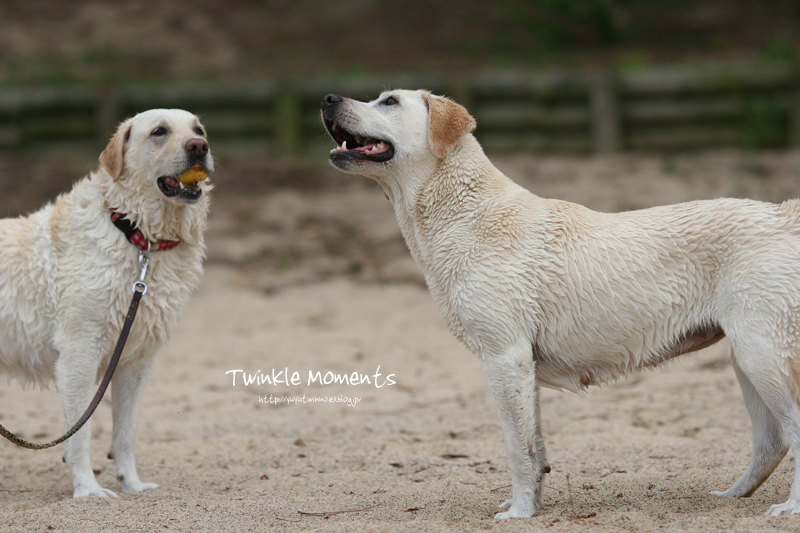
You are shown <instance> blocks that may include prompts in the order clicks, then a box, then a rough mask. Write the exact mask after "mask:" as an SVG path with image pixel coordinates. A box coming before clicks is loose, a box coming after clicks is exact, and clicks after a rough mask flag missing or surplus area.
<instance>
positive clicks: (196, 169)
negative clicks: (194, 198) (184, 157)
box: [178, 165, 208, 183]
mask: <svg viewBox="0 0 800 533" xmlns="http://www.w3.org/2000/svg"><path fill="white" fill-rule="evenodd" d="M207 177H208V172H206V170H205V169H204V168H203V167H202V166H200V165H195V166H193V167H192V168H190V169H189V170H187V171H186V172H184V173H183V174H181V175H180V176H178V180H179V181H180V182H181V183H197V182H198V181H203V180H204V179H206V178H207Z"/></svg>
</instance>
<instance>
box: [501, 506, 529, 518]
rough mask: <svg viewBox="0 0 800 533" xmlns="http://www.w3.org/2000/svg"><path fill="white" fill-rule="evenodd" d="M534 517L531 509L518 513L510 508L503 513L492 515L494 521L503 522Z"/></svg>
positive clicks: (512, 507) (518, 511)
mask: <svg viewBox="0 0 800 533" xmlns="http://www.w3.org/2000/svg"><path fill="white" fill-rule="evenodd" d="M533 515H534V512H533V509H531V510H529V511H520V510H518V509H515V508H514V506H511V507H510V508H509V509H508V511H506V512H505V513H497V514H496V515H494V519H495V520H505V519H506V518H530V517H532V516H533Z"/></svg>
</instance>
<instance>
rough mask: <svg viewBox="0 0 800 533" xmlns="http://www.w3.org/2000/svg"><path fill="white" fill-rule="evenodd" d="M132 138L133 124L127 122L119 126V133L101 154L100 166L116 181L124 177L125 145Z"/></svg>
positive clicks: (115, 134)
mask: <svg viewBox="0 0 800 533" xmlns="http://www.w3.org/2000/svg"><path fill="white" fill-rule="evenodd" d="M130 137H131V124H130V121H127V120H126V121H125V122H123V123H122V124H120V125H119V127H118V128H117V132H116V133H114V136H113V137H111V140H110V141H108V146H106V149H105V150H103V153H102V154H100V164H101V165H103V168H105V169H106V170H107V171H108V173H109V174H111V177H112V178H114V181H117V180H118V179H119V178H120V176H122V171H123V170H124V168H125V145H126V144H127V143H128V139H130Z"/></svg>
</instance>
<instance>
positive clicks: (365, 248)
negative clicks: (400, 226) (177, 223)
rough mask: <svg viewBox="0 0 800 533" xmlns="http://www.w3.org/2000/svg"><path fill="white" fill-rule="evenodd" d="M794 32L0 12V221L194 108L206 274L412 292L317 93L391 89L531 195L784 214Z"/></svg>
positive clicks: (765, 23) (552, 20)
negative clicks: (743, 199) (464, 133)
mask: <svg viewBox="0 0 800 533" xmlns="http://www.w3.org/2000/svg"><path fill="white" fill-rule="evenodd" d="M799 29H800V3H798V2H796V1H790V0H762V1H752V0H694V1H690V0H596V1H595V0H538V1H523V0H498V1H494V2H485V1H476V0H460V1H458V2H448V1H438V2H436V1H425V2H423V1H419V0H408V1H394V2H378V1H374V0H355V1H350V2H322V1H319V0H295V1H284V0H275V1H269V2H262V1H254V0H253V1H238V2H220V1H211V0H191V1H189V0H169V1H160V2H150V1H137V0H118V1H113V2H112V1H108V2H101V1H84V0H76V1H71V2H64V1H55V0H26V1H19V0H4V1H3V2H2V3H0V215H2V216H13V215H17V214H20V213H26V212H29V211H31V210H33V209H36V208H38V207H39V206H40V205H41V204H42V203H43V202H44V201H46V200H48V199H50V198H52V197H53V196H54V195H55V194H57V193H58V192H61V191H64V190H68V189H69V187H70V186H71V184H72V183H73V182H74V181H75V180H76V179H79V178H80V177H81V176H83V175H85V174H86V173H87V172H88V171H90V170H91V169H93V168H94V166H95V165H96V160H97V156H98V154H99V153H100V151H101V150H102V148H103V146H104V145H105V143H106V141H107V139H108V138H109V137H110V135H111V134H112V133H113V131H114V128H115V126H116V124H117V123H118V122H119V121H120V120H122V119H124V118H125V117H127V116H130V115H133V114H135V113H136V112H139V111H142V110H145V109H149V108H152V107H181V108H185V109H188V110H190V111H192V112H194V113H197V114H199V115H201V117H202V120H203V122H204V124H205V125H206V126H207V128H208V131H209V135H210V141H211V145H212V151H213V153H215V155H216V158H217V160H218V163H219V164H218V168H219V171H218V173H217V175H216V176H215V182H216V184H217V188H216V190H215V191H214V197H215V205H214V208H213V210H212V217H211V227H210V233H209V236H210V243H211V246H210V252H209V261H210V262H211V263H214V262H217V263H224V264H228V265H233V266H236V267H237V268H240V269H242V271H243V272H245V273H248V272H249V274H248V278H247V279H248V280H249V281H248V282H251V283H255V284H256V285H257V286H258V287H260V288H263V289H264V290H267V291H274V290H278V289H280V288H281V287H284V286H287V285H292V284H296V283H306V282H309V281H316V280H319V279H326V278H328V277H331V276H339V275H342V276H349V277H353V278H358V279H363V280H367V281H403V280H414V281H417V282H420V279H419V277H418V274H417V273H416V269H415V268H414V266H413V264H411V263H410V258H409V257H408V253H407V251H406V250H405V246H404V244H403V242H402V238H401V237H400V234H399V231H398V230H397V228H396V225H395V223H394V221H393V216H392V213H391V209H390V206H389V205H388V203H386V202H385V200H382V199H383V195H382V193H381V192H380V191H379V190H376V188H375V185H374V184H373V183H371V182H368V181H367V180H363V179H360V178H354V177H352V176H344V175H341V174H338V173H336V172H334V171H333V170H332V169H330V168H329V167H328V166H327V163H326V159H327V155H328V150H329V149H330V148H331V147H332V146H333V144H332V143H331V142H330V141H329V140H328V139H327V137H326V135H325V134H324V130H323V128H322V126H321V125H320V122H319V102H320V100H321V98H322V97H323V96H324V95H325V94H327V93H330V92H336V93H341V94H345V95H347V96H351V97H355V98H359V99H370V98H373V97H375V96H377V95H378V94H379V93H380V92H381V91H382V90H384V89H386V88H400V87H403V88H421V87H422V88H428V89H431V90H433V91H435V92H437V93H440V94H446V95H448V96H451V97H453V98H455V99H456V100H457V101H458V102H460V103H462V104H464V105H465V106H466V107H467V108H468V109H469V110H470V111H471V113H472V114H473V115H474V116H475V118H476V119H477V122H478V129H477V131H476V136H477V137H478V139H479V140H480V141H481V143H482V144H483V145H484V147H485V148H486V151H487V153H488V154H489V155H490V157H492V158H493V159H494V160H495V162H496V163H497V164H498V166H499V167H500V168H501V169H502V170H503V171H505V172H506V173H507V174H509V176H511V177H512V178H513V179H515V180H516V181H519V182H521V183H522V184H523V185H524V186H526V187H528V188H529V189H531V190H532V191H534V192H535V193H537V194H540V195H542V196H557V197H560V198H565V199H568V200H573V201H579V202H582V203H584V204H587V205H589V206H590V207H593V208H596V209H603V210H620V209H631V208H640V207H646V206H648V205H653V204H657V203H667V202H672V201H682V200H689V199H696V198H706V197H715V196H721V195H726V196H749V197H754V198H759V199H764V200H771V201H780V200H782V199H785V198H787V197H792V196H797V195H799V194H800V186H798V183H800V179H798V175H797V174H798V172H797V171H798V169H799V168H800V167H798V156H797V152H796V150H797V147H798V146H800V98H798V96H800V61H798V60H799V59H800V38H799V37H798V36H799V35H800V33H798V30H799ZM359 202H361V203H359Z"/></svg>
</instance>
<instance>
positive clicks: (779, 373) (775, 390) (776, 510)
mask: <svg viewBox="0 0 800 533" xmlns="http://www.w3.org/2000/svg"><path fill="white" fill-rule="evenodd" d="M731 344H732V345H733V346H734V348H733V349H734V356H735V357H736V362H737V363H738V365H739V368H740V370H741V371H742V372H743V373H744V375H745V377H747V379H748V381H749V382H750V383H751V384H752V386H753V389H754V390H755V392H756V394H757V395H758V397H759V398H760V399H761V401H762V402H763V403H764V405H766V407H767V409H769V412H770V413H771V414H772V416H773V417H774V418H775V419H777V421H778V423H779V426H780V429H781V434H782V439H780V440H779V441H778V443H777V444H773V445H772V446H773V447H774V446H777V448H778V450H780V452H781V455H782V453H783V444H782V443H783V442H787V441H788V443H789V445H790V446H791V447H792V452H793V453H794V456H795V457H800V406H799V405H798V397H797V383H796V381H797V380H796V376H795V371H794V370H795V369H794V368H792V367H793V364H792V361H793V358H794V354H793V353H791V351H790V350H789V349H787V348H785V347H781V346H776V345H775V342H774V341H773V340H772V339H762V340H761V341H760V342H759V341H758V340H755V339H753V340H751V339H748V342H747V346H746V347H744V348H743V349H742V348H740V346H739V345H738V344H736V343H734V342H733V339H732V342H731ZM790 381H792V383H790ZM743 390H744V389H743ZM753 403H754V404H756V405H758V403H757V402H753ZM749 408H750V405H748V409H749ZM756 412H758V411H756ZM768 420H769V419H768ZM761 423H763V422H761ZM767 426H768V427H769V426H771V429H770V430H771V431H775V427H774V423H772V422H770V423H768V424H767ZM755 428H756V425H755V424H754V430H755ZM762 431H763V430H762ZM764 440H765V441H766V440H767V439H766V438H765V439H764ZM754 453H758V451H757V450H754ZM772 453H773V455H772V456H771V458H769V459H766V460H763V463H764V465H763V466H760V464H759V465H757V466H756V470H755V471H754V474H753V479H752V483H753V484H754V485H755V484H756V481H758V480H759V477H760V475H762V474H764V472H765V471H766V470H767V468H770V470H771V469H772V468H773V466H772V465H771V462H773V461H775V456H777V455H778V452H777V451H773V452H772ZM760 462H761V460H759V463H760ZM759 466H760V472H759ZM748 470H749V469H748ZM746 481H749V480H746ZM758 482H759V483H760V481H758ZM737 483H738V482H737ZM735 486H736V485H734V487H735ZM756 486H757V485H756ZM747 488H749V487H746V486H744V485H743V486H742V489H747ZM754 488H755V487H754ZM796 513H800V461H795V471H794V481H793V483H792V489H791V491H790V492H789V499H788V500H787V501H786V502H785V503H781V504H776V505H773V506H772V507H770V508H769V510H768V511H767V513H766V514H767V515H769V516H781V515H787V514H796Z"/></svg>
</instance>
